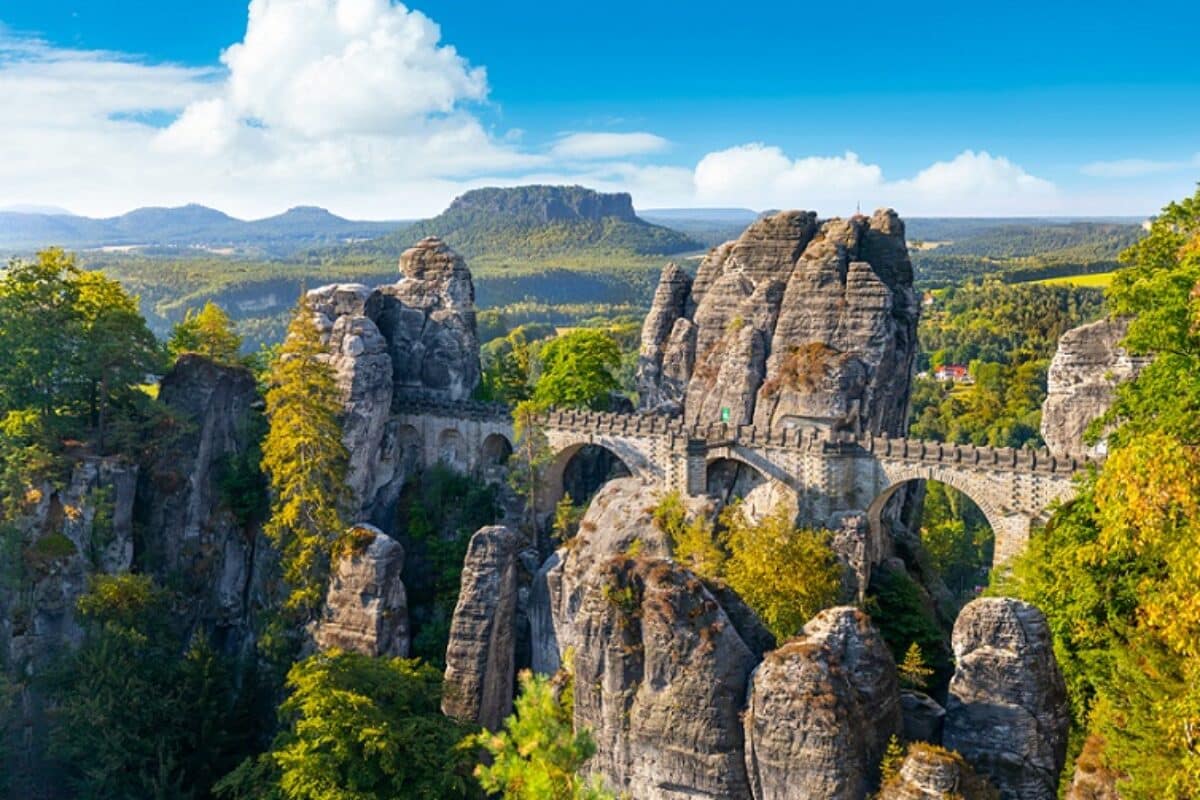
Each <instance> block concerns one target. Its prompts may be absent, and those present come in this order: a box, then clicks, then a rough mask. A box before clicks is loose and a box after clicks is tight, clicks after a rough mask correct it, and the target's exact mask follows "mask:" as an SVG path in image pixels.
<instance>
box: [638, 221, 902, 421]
mask: <svg viewBox="0 0 1200 800" xmlns="http://www.w3.org/2000/svg"><path fill="white" fill-rule="evenodd" d="M687 292H688V286H687V281H686V276H681V275H680V272H679V271H678V270H676V269H671V268H670V267H668V269H666V270H664V272H663V276H662V279H661V282H660V285H659V289H658V291H657V292H656V295H655V303H654V306H653V308H652V310H651V313H650V315H649V316H648V317H647V319H646V324H645V326H644V327H643V331H642V359H641V362H640V369H639V381H638V385H639V391H640V394H641V398H642V405H643V408H644V409H647V410H654V411H658V412H662V413H676V412H678V411H679V410H680V407H681V406H682V410H683V414H684V417H685V419H686V420H687V421H688V422H689V423H694V422H700V423H708V422H715V421H720V420H721V419H722V417H723V416H725V413H726V410H728V421H729V422H730V423H731V424H747V423H751V422H753V423H754V424H756V425H759V426H763V427H767V428H771V429H784V428H788V427H794V426H798V425H816V426H823V427H838V428H849V429H852V430H855V431H872V432H875V433H880V432H887V433H891V434H899V433H901V432H903V430H904V426H905V424H906V419H905V415H906V413H907V406H908V395H909V378H910V375H911V372H912V367H913V359H914V358H915V355H916V325H917V315H918V303H917V301H916V297H915V294H914V293H913V289H912V265H911V263H910V261H909V259H908V251H907V247H906V245H905V241H904V223H903V222H901V221H900V219H899V217H897V216H896V214H895V212H893V211H891V210H886V211H883V210H881V211H877V212H876V213H875V214H874V215H873V216H872V217H870V218H869V219H868V218H866V217H862V216H856V217H853V218H851V219H848V220H843V219H831V220H828V221H825V222H823V223H818V221H817V218H816V215H815V214H813V213H812V212H803V211H787V212H782V213H779V214H776V215H773V216H771V217H766V218H763V219H760V220H758V221H757V222H755V223H754V224H753V225H751V226H750V227H749V228H747V229H746V231H745V233H743V234H742V236H741V237H739V238H738V239H737V240H736V241H735V242H730V243H727V244H725V245H722V246H721V247H717V248H714V249H713V250H712V251H710V252H709V254H708V255H707V256H706V257H705V259H704V261H703V262H702V263H701V265H700V267H699V270H698V271H697V273H696V278H695V280H694V282H693V283H692V284H691V287H690V293H687ZM685 293H687V294H686V295H685Z"/></svg>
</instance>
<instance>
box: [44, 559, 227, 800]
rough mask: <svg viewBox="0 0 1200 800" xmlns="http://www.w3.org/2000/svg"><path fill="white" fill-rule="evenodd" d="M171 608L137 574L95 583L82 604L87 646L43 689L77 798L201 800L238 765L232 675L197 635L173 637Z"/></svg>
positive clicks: (54, 746) (54, 748)
mask: <svg viewBox="0 0 1200 800" xmlns="http://www.w3.org/2000/svg"><path fill="white" fill-rule="evenodd" d="M168 603H169V599H168V597H167V596H166V595H165V594H164V593H163V592H162V590H160V589H159V588H158V587H157V586H155V585H154V584H153V582H152V581H151V580H150V579H149V578H146V577H143V576H137V575H120V576H111V577H110V576H100V577H97V578H95V579H94V583H93V585H92V588H91V590H90V591H89V593H88V594H85V595H83V596H82V597H81V598H80V600H79V603H78V608H79V613H80V616H81V617H82V619H83V620H84V622H85V625H86V635H85V638H84V641H83V643H82V644H81V645H80V647H79V648H78V649H77V650H76V651H75V652H73V653H71V654H70V655H68V656H67V657H66V658H65V660H64V661H63V663H61V664H60V665H59V666H58V667H57V668H56V670H55V671H54V672H53V673H52V675H51V676H50V678H49V680H48V685H47V687H46V688H47V690H48V691H49V693H50V695H51V697H52V698H53V699H54V701H55V704H56V712H55V716H54V719H53V723H54V724H53V728H52V730H51V752H52V754H53V755H54V756H55V757H56V758H57V759H58V760H59V763H60V770H61V772H62V774H63V776H64V778H65V780H66V781H67V783H68V784H69V785H70V786H71V788H72V790H73V792H74V795H73V796H75V797H79V798H95V800H101V799H103V800H107V799H108V798H113V797H159V798H180V799H181V800H182V799H184V798H202V797H206V796H207V795H208V790H209V788H210V787H211V786H212V784H213V783H214V782H215V780H216V779H217V778H218V777H219V776H220V775H221V774H222V773H223V772H225V771H226V770H227V769H228V768H229V767H230V766H232V764H233V763H235V762H234V759H235V758H236V756H237V746H238V744H239V743H238V741H237V739H236V738H234V737H233V736H232V735H231V732H230V727H231V719H232V718H231V709H232V702H231V697H232V695H231V692H232V675H231V671H230V669H229V667H228V665H227V664H226V663H225V662H224V661H223V660H221V659H220V658H218V657H217V656H216V655H215V653H214V652H213V650H212V648H211V647H210V646H209V645H208V642H207V640H206V639H205V638H204V637H203V636H197V637H196V638H195V639H193V641H192V642H191V643H190V644H188V645H187V646H186V647H185V646H184V643H182V642H180V641H179V640H178V639H177V638H176V637H175V635H173V634H172V633H171V631H170V627H169V624H168V616H169V607H168ZM181 652H182V653H183V655H182V657H181V656H180V653H181Z"/></svg>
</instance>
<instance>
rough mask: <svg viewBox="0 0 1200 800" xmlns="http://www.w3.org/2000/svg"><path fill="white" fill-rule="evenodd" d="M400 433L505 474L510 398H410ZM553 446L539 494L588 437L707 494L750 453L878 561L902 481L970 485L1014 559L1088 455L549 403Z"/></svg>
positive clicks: (1002, 556)
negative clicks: (860, 538)
mask: <svg viewBox="0 0 1200 800" xmlns="http://www.w3.org/2000/svg"><path fill="white" fill-rule="evenodd" d="M396 422H397V423H398V426H399V428H398V430H399V431H400V436H401V439H402V442H407V445H406V446H407V447H409V448H410V449H411V454H412V458H413V459H414V460H416V461H418V462H419V463H423V464H430V463H434V462H437V461H442V462H446V463H448V464H450V465H451V466H454V467H456V468H458V469H460V470H463V471H467V472H472V473H474V474H479V475H481V476H483V477H485V478H487V479H495V478H498V477H499V476H500V475H501V474H502V466H503V463H504V460H505V459H506V458H507V457H508V455H510V454H511V453H512V450H513V430H512V422H511V419H510V417H509V411H508V409H507V408H505V407H504V406H500V405H494V404H485V403H474V402H463V403H448V402H439V401H413V402H407V403H406V404H405V405H404V406H403V408H402V409H401V411H400V412H399V413H398V414H396ZM541 424H542V429H543V430H544V432H545V435H546V439H547V443H548V445H549V449H550V451H551V453H552V457H551V459H550V462H549V466H548V468H547V470H546V478H545V482H544V486H543V489H542V492H541V495H540V497H539V501H538V503H539V506H540V507H541V508H543V509H544V510H548V509H550V508H552V507H553V505H554V503H555V502H557V500H558V499H559V498H561V497H562V495H563V473H564V471H565V469H566V467H567V464H568V463H569V462H570V460H571V459H572V458H573V457H574V456H575V454H577V453H578V452H579V451H580V450H581V449H582V448H584V447H586V446H588V445H591V446H597V447H602V448H604V449H606V450H608V451H610V452H611V453H612V454H613V455H615V456H616V457H617V458H619V459H620V460H621V461H622V462H623V463H624V465H625V466H626V467H627V468H628V470H629V471H630V473H631V474H632V475H634V476H635V477H638V478H641V479H642V480H644V481H647V482H652V483H655V484H658V485H661V486H662V487H663V488H664V490H668V491H669V490H678V491H680V492H683V493H685V494H687V495H692V496H696V495H702V494H705V493H706V491H707V488H708V480H709V476H710V471H711V470H712V469H713V468H714V465H716V464H719V463H725V464H728V463H729V462H734V463H735V464H739V465H744V466H746V467H749V468H751V469H752V470H753V471H754V472H755V473H757V475H759V476H761V478H762V480H763V481H765V482H769V483H771V484H773V485H774V487H775V488H776V489H777V490H779V491H782V492H783V493H784V494H785V496H786V495H790V496H792V497H794V499H795V502H796V506H797V508H798V510H799V511H800V514H801V516H802V518H803V519H805V520H808V521H810V522H811V524H814V525H824V526H827V527H831V528H837V527H838V526H839V525H840V524H841V520H844V519H845V518H846V517H847V515H857V516H859V517H860V518H862V517H865V520H866V522H867V525H868V528H869V532H870V534H871V535H870V537H869V538H868V540H867V541H866V543H865V544H864V549H865V552H863V553H862V555H863V558H864V560H865V561H866V562H867V563H868V564H869V563H873V562H875V561H876V560H877V559H876V555H877V554H875V553H872V552H871V551H872V550H874V549H875V546H873V545H872V542H875V543H878V542H879V541H880V539H881V536H882V520H883V515H884V509H885V507H886V506H887V502H888V500H889V499H891V497H892V496H893V495H894V494H895V493H896V492H897V491H898V490H899V489H900V488H901V487H902V486H904V485H905V484H906V483H908V482H910V481H915V480H936V481H941V482H942V483H945V484H947V485H949V486H953V487H954V488H956V489H958V490H959V491H961V492H963V493H964V494H966V495H967V496H968V497H970V498H971V499H972V500H973V501H974V502H975V503H976V504H977V505H978V506H979V508H980V509H981V510H982V511H983V513H984V515H985V516H986V517H987V519H988V522H989V523H990V524H991V526H992V529H993V531H994V532H995V537H996V548H995V560H996V562H997V563H1003V562H1005V561H1008V560H1009V559H1011V558H1012V557H1013V556H1015V555H1016V554H1017V553H1019V552H1020V551H1021V550H1022V549H1023V548H1024V546H1025V543H1026V542H1027V541H1028V539H1029V534H1030V530H1031V528H1032V526H1033V525H1034V524H1035V523H1042V522H1044V521H1045V519H1046V517H1047V516H1048V513H1049V509H1050V507H1051V505H1052V504H1053V503H1054V502H1055V501H1061V500H1067V499H1069V498H1071V497H1072V496H1073V494H1074V492H1075V483H1074V476H1075V474H1076V473H1077V472H1079V471H1080V470H1081V469H1082V468H1084V466H1085V465H1086V464H1087V463H1088V461H1087V459H1084V458H1075V457H1061V456H1054V455H1051V454H1050V452H1049V451H1047V450H1029V449H1022V450H1015V449H1012V448H992V447H974V446H969V445H952V444H945V443H941V442H927V441H920V440H915V439H905V438H889V437H886V436H869V435H868V436H852V435H849V434H845V433H834V432H829V431H825V430H821V429H817V428H798V429H792V430H787V431H782V432H779V431H764V430H760V429H757V428H756V427H754V426H751V425H747V426H737V427H735V426H729V425H725V424H721V423H714V424H711V425H707V426H699V425H696V426H686V425H684V424H683V422H682V421H681V420H679V419H678V418H671V417H664V416H659V415H649V414H621V413H601V412H590V411H551V412H549V413H547V414H545V415H543V417H542V418H541Z"/></svg>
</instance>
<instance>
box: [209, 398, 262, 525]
mask: <svg viewBox="0 0 1200 800" xmlns="http://www.w3.org/2000/svg"><path fill="white" fill-rule="evenodd" d="M238 424H239V425H240V426H241V427H242V428H243V431H242V433H243V435H244V437H245V441H246V442H248V443H249V444H248V445H247V447H246V449H245V450H242V451H241V452H239V453H234V454H229V455H226V456H224V457H222V459H221V460H220V462H219V463H218V464H217V490H218V491H219V492H220V493H221V502H222V503H224V504H225V506H226V507H227V508H228V509H229V510H230V511H232V512H233V515H234V516H235V517H236V518H237V520H238V522H240V523H241V524H242V526H243V527H249V526H250V525H252V524H253V523H255V522H260V521H262V520H263V519H265V518H266V515H267V513H268V511H269V508H268V507H267V505H266V504H267V498H268V494H267V488H268V487H267V476H266V474H265V473H264V472H263V467H262V461H263V451H262V447H263V437H264V436H265V435H266V433H267V420H266V417H264V416H263V414H262V413H261V412H260V411H258V410H257V409H251V411H250V413H249V414H248V415H247V418H246V419H243V420H240V421H239V423H238Z"/></svg>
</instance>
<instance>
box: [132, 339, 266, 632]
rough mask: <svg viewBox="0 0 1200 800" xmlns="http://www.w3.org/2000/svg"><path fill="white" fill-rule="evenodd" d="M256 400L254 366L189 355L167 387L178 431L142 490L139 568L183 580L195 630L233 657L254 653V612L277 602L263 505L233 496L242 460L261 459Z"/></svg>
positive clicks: (165, 397) (164, 394)
mask: <svg viewBox="0 0 1200 800" xmlns="http://www.w3.org/2000/svg"><path fill="white" fill-rule="evenodd" d="M257 397H258V395H257V390H256V387H255V380H254V375H253V374H251V373H250V371H249V370H247V369H244V368H242V367H228V366H221V365H218V364H215V363H213V362H212V361H210V360H208V359H206V358H204V357H202V356H195V355H185V356H183V357H181V358H180V359H179V361H178V362H177V363H176V365H175V367H174V368H173V369H172V370H171V371H170V372H169V373H167V375H165V376H164V377H163V379H162V381H161V383H160V386H159V399H160V400H161V401H162V402H163V403H164V404H165V405H166V406H167V408H168V409H170V411H171V412H172V413H173V415H174V419H175V424H176V426H177V428H178V434H177V435H176V436H175V437H174V438H173V439H172V440H171V443H170V445H169V446H168V447H167V448H166V449H165V450H163V451H162V452H160V453H158V454H156V457H155V458H154V459H153V460H152V461H151V462H150V463H149V464H148V465H147V466H146V467H145V468H144V469H143V470H142V471H141V474H140V475H139V479H138V486H137V522H138V525H139V527H140V529H141V531H142V536H141V542H142V549H141V551H140V552H139V553H138V565H139V568H140V569H141V570H142V571H145V572H148V573H150V574H152V575H154V576H155V577H156V578H157V579H158V580H159V581H160V582H162V581H166V580H167V579H168V578H169V579H171V580H172V581H176V582H178V581H182V582H183V591H184V592H185V593H186V595H187V596H188V597H189V599H190V602H189V603H188V604H187V608H186V613H187V614H188V615H189V616H190V619H189V620H187V622H188V624H189V625H201V626H203V627H204V628H206V629H209V630H212V631H213V632H214V634H215V636H216V641H218V642H220V643H222V644H223V645H224V647H225V648H226V649H227V650H228V651H229V652H231V653H233V652H242V653H244V652H249V651H250V650H251V649H252V647H253V635H252V633H251V631H252V628H253V624H252V623H253V620H252V615H253V613H254V611H255V609H257V608H261V607H262V606H263V605H265V604H266V603H268V602H269V598H268V597H267V593H268V591H269V590H268V582H269V577H270V572H271V569H272V566H273V564H274V555H273V553H272V552H271V550H270V547H269V545H268V544H267V542H266V540H265V538H264V537H263V534H262V531H261V530H260V527H259V524H258V523H259V520H258V519H257V516H256V512H257V511H258V509H244V510H242V511H241V512H239V511H238V510H236V509H235V507H234V506H235V505H236V501H235V498H234V497H233V496H232V494H231V492H230V477H231V476H232V475H233V474H234V473H235V472H236V471H237V469H238V465H239V462H242V461H245V462H256V461H257V459H258V454H257V452H256V451H255V450H254V448H255V442H256V438H257V436H258V435H259V434H260V433H261V431H262V426H263V425H264V424H265V423H264V421H263V419H262V415H261V410H260V409H259V408H257V407H256V404H257ZM248 466H250V467H255V466H257V464H256V463H254V464H248ZM250 472H253V469H251V470H250ZM243 490H244V491H246V492H248V493H250V494H254V493H256V492H265V487H264V486H261V485H250V486H246V487H243Z"/></svg>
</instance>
